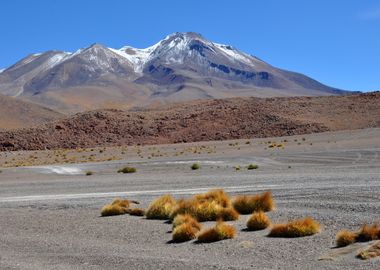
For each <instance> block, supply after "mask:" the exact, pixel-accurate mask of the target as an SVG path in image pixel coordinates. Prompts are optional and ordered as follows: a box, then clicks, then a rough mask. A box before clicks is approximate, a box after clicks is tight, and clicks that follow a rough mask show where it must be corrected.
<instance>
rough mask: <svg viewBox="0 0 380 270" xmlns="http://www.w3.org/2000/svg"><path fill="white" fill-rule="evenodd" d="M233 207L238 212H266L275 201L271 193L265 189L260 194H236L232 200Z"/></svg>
mask: <svg viewBox="0 0 380 270" xmlns="http://www.w3.org/2000/svg"><path fill="white" fill-rule="evenodd" d="M233 207H234V208H235V210H236V211H238V212H239V213H240V214H245V215H246V214H251V213H252V212H257V211H264V212H268V211H271V210H273V209H274V207H275V203H274V200H273V197H272V193H271V192H269V191H267V192H264V193H263V194H260V195H243V196H237V197H236V198H235V199H234V201H233Z"/></svg>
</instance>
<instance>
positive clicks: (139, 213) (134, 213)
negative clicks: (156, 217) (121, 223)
mask: <svg viewBox="0 0 380 270" xmlns="http://www.w3.org/2000/svg"><path fill="white" fill-rule="evenodd" d="M128 213H129V214H130V215H131V216H138V217H142V216H144V215H145V210H144V209H141V208H133V209H129V211H128Z"/></svg>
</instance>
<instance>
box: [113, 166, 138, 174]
mask: <svg viewBox="0 0 380 270" xmlns="http://www.w3.org/2000/svg"><path fill="white" fill-rule="evenodd" d="M136 171H137V169H136V168H134V167H124V168H122V169H120V170H118V171H117V172H118V173H135V172H136Z"/></svg>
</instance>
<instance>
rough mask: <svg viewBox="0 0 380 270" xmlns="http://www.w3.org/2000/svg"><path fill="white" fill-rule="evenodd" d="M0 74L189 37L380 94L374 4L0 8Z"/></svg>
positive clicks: (196, 0) (14, 4) (379, 25)
mask: <svg viewBox="0 0 380 270" xmlns="http://www.w3.org/2000/svg"><path fill="white" fill-rule="evenodd" d="M0 25H1V30H0V36H1V42H0V67H7V66H9V65H11V64H13V63H15V62H16V61H18V60H19V59H20V58H22V57H24V56H26V55H28V54H30V53H35V52H41V51H46V50H50V49H55V50H65V51H75V50H76V49H78V48H81V47H86V46H88V45H90V44H92V43H95V42H97V43H102V44H104V45H107V46H109V47H114V48H119V47H122V46H124V45H131V46H135V47H140V48H144V47H147V46H150V45H152V44H154V43H156V42H158V41H159V40H160V39H162V38H164V37H165V36H166V35H168V34H170V33H172V32H182V31H193V32H198V33H201V34H202V35H203V36H204V37H206V38H207V39H210V40H212V41H215V42H219V43H225V44H230V45H233V46H235V47H237V48H239V49H241V50H242V51H245V52H247V53H250V54H253V55H255V56H258V57H259V58H261V59H263V60H264V61H266V62H268V63H270V64H272V65H274V66H277V67H281V68H284V69H288V70H292V71H298V72H301V73H304V74H306V75H309V76H311V77H312V78H314V79H317V80H319V81H320V82H323V83H325V84H328V85H330V86H334V87H337V88H341V89H349V90H380V1H378V0H329V1H327V0H310V1H305V0H288V1H282V0H277V1H275V0H265V1H263V0H259V1H256V0H251V1H250V0H246V1H243V0H232V1H227V0H209V1H206V0H193V1H188V0H181V1H180V0H177V1H176V0H160V1H158V0H151V1H148V0H140V1H122V0H120V1H117V0H107V1H105V0H103V1H100V0H98V1H97V0H87V1H86V0H82V1H81V0H65V1H63V0H62V1H57V0H33V1H27V0H24V1H21V0H2V1H0Z"/></svg>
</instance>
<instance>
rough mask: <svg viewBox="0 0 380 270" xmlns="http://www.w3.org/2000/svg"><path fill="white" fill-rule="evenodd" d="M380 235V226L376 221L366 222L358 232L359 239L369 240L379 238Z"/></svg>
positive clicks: (362, 240) (361, 240)
mask: <svg viewBox="0 0 380 270" xmlns="http://www.w3.org/2000/svg"><path fill="white" fill-rule="evenodd" d="M379 237H380V227H379V225H377V224H376V223H375V224H373V225H367V224H364V225H363V226H362V228H361V229H360V231H359V232H358V236H357V241H360V242H367V241H372V240H377V239H379Z"/></svg>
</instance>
